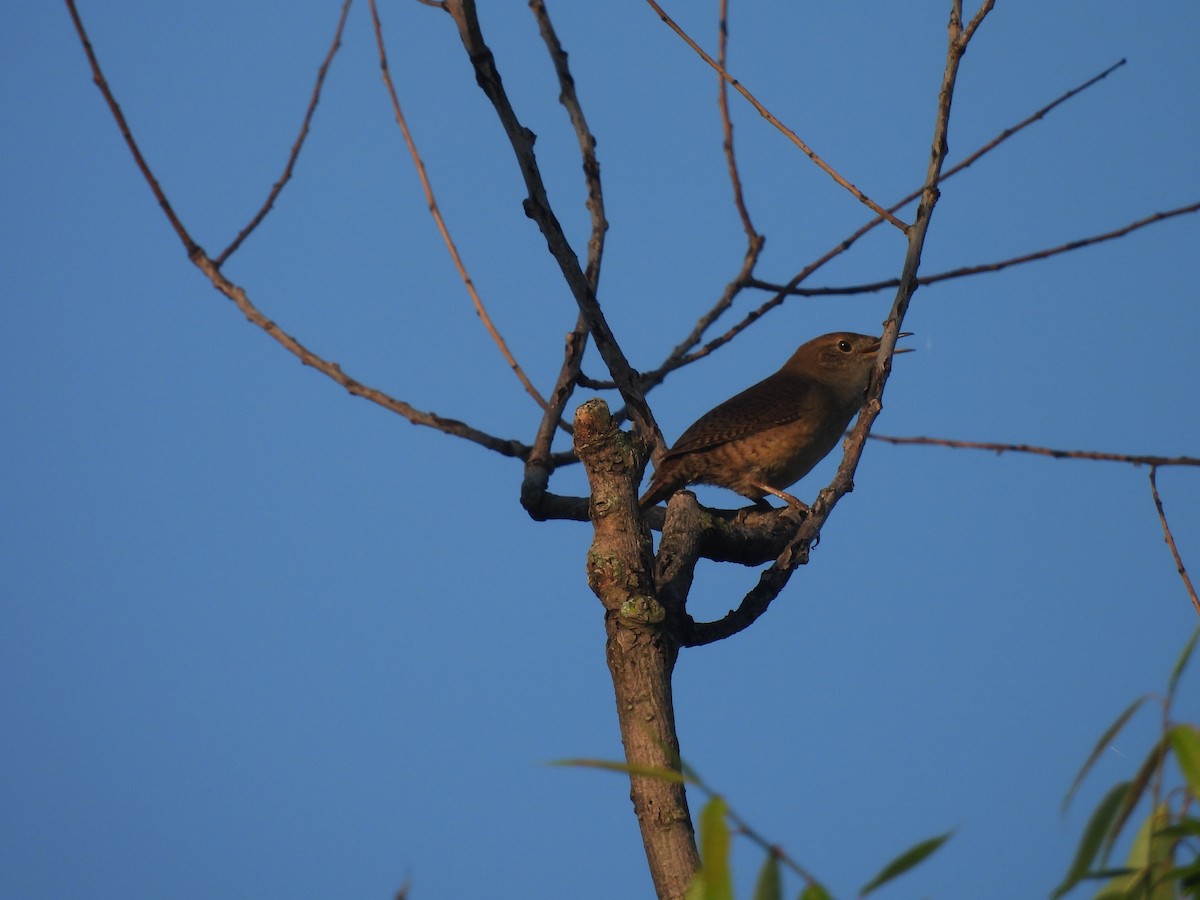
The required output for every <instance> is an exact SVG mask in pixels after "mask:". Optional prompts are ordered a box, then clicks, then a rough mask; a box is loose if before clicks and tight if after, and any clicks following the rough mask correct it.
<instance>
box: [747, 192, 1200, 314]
mask: <svg viewBox="0 0 1200 900" xmlns="http://www.w3.org/2000/svg"><path fill="white" fill-rule="evenodd" d="M1198 211H1200V202H1197V203H1189V204H1188V205H1187V206H1179V207H1176V208H1175V209H1168V210H1166V211H1165V212H1157V213H1153V214H1152V215H1149V216H1146V217H1144V218H1141V219H1138V220H1137V221H1136V222H1130V223H1129V224H1128V225H1123V226H1121V227H1120V228H1116V229H1114V230H1112V231H1105V232H1103V233H1102V234H1094V235H1091V236H1090V237H1085V238H1077V239H1076V240H1073V241H1069V242H1067V243H1065V244H1059V245H1058V246H1057V247H1047V248H1046V249H1044V250H1038V251H1035V252H1033V253H1025V254H1023V255H1021V256H1014V257H1011V258H1009V259H1003V260H1000V261H999V262H992V263H980V264H979V265H976V266H963V267H962V268H958V269H950V270H948V271H946V272H938V273H936V274H934V275H926V276H924V277H922V278H920V279H918V284H922V285H928V284H937V283H938V282H939V281H948V280H950V279H951V278H965V277H967V276H968V275H980V274H983V273H985V272H999V271H1001V270H1002V269H1007V268H1009V267H1010V266H1019V265H1024V264H1025V263H1030V262H1038V261H1041V260H1043V259H1049V258H1050V257H1052V256H1058V255H1059V254H1062V253H1069V252H1070V251H1072V250H1079V249H1080V248H1082V247H1090V246H1092V245H1094V244H1102V243H1104V242H1105V241H1112V240H1116V239H1117V238H1121V237H1124V236H1125V235H1127V234H1129V233H1131V232H1134V231H1137V230H1138V229H1141V228H1145V227H1146V226H1147V225H1154V224H1155V223H1157V222H1162V221H1165V220H1167V219H1173V218H1175V217H1176V216H1182V215H1187V214H1188V213H1194V212H1198ZM897 283H898V282H897V280H896V279H895V278H890V279H887V280H884V281H873V282H870V283H869V284H850V285H844V286H841V287H815V288H799V287H789V286H788V285H778V284H771V283H769V282H766V281H758V280H754V281H751V282H750V283H749V284H748V285H747V286H748V287H755V288H762V289H764V290H770V291H775V292H776V293H777V294H786V295H789V296H796V297H830V296H839V297H844V296H852V295H855V294H869V293H874V292H876V291H885V290H888V289H889V288H894V287H895V286H896V285H897Z"/></svg>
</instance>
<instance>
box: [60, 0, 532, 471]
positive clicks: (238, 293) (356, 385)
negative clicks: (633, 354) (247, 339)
mask: <svg viewBox="0 0 1200 900" xmlns="http://www.w3.org/2000/svg"><path fill="white" fill-rule="evenodd" d="M66 3H67V8H68V9H69V10H70V13H71V18H72V19H73V20H74V22H75V28H76V31H77V32H78V33H79V40H80V42H81V43H82V44H83V48H84V51H85V52H86V53H87V57H88V60H89V62H90V63H91V67H92V77H93V80H94V81H95V82H96V86H97V87H98V88H99V89H100V92H101V93H102V94H103V95H104V99H105V101H106V102H107V103H108V108H109V110H110V111H111V112H112V115H113V118H114V119H115V120H116V123H117V127H118V128H120V130H121V134H122V135H123V136H124V138H125V143H126V144H127V145H128V147H129V150H130V153H132V155H133V158H134V161H135V162H136V163H137V166H138V168H139V169H140V170H141V172H142V176H143V177H144V178H145V179H146V183H147V184H148V185H149V186H150V190H151V191H152V192H153V193H154V196H155V198H156V199H157V200H158V204H159V206H160V207H162V210H163V213H164V214H165V215H166V217H167V219H168V221H169V222H170V223H171V226H172V227H173V228H174V229H175V233H176V234H178V235H179V238H180V240H181V241H182V242H183V245H184V247H186V248H187V251H188V258H189V259H190V260H191V261H192V263H193V264H194V265H195V266H196V267H197V268H198V269H199V270H200V271H201V272H203V273H204V274H205V275H206V276H207V277H208V279H209V281H211V282H212V285H213V287H215V288H216V289H217V290H218V291H220V292H221V293H222V294H224V295H225V296H226V297H228V298H229V299H230V300H232V301H233V302H234V304H235V305H236V306H237V308H238V309H239V310H241V311H242V314H243V315H245V316H246V318H247V319H248V320H249V321H250V322H251V323H252V324H254V325H257V326H258V327H259V328H261V329H262V330H263V331H265V332H266V333H267V334H268V335H270V336H271V337H272V338H273V339H274V340H275V341H277V342H278V343H279V344H280V345H282V346H283V347H284V348H285V349H286V350H288V352H290V353H292V354H293V355H295V356H296V357H297V358H298V359H299V360H300V361H301V362H302V363H304V364H305V365H306V366H311V367H312V368H314V369H316V370H317V371H318V372H321V373H322V374H324V375H326V376H328V377H329V378H331V379H333V380H334V381H336V382H337V383H338V384H340V385H341V386H342V387H344V388H345V389H346V390H347V391H349V392H350V393H351V394H353V395H355V396H356V397H363V398H364V399H367V400H370V401H371V402H372V403H376V404H378V405H379V406H382V407H383V408H384V409H387V410H390V411H392V412H394V413H397V414H399V415H401V416H404V418H406V419H408V420H409V421H410V422H412V423H413V424H414V425H424V426H426V427H428V428H434V429H436V430H438V431H441V432H444V433H445V434H449V435H453V436H455V437H460V438H463V439H464V440H468V441H471V442H472V443H476V444H479V445H480V446H482V447H486V448H487V449H489V450H494V451H495V452H497V453H500V454H501V455H503V456H512V457H516V458H518V459H524V458H525V457H526V456H527V455H528V453H529V447H528V446H527V445H525V444H522V443H521V442H520V441H515V440H507V439H504V438H498V437H495V436H493V435H490V434H487V433H485V432H482V431H480V430H478V429H476V428H472V427H471V426H470V425H467V424H466V423H464V422H460V421H458V420H457V419H448V418H445V417H443V416H439V415H437V414H436V413H431V412H426V411H423V410H419V409H416V408H415V407H413V406H410V405H409V404H407V403H405V402H404V401H403V400H397V399H396V398H395V397H392V396H390V395H388V394H385V393H384V392H383V391H380V390H378V389H376V388H372V387H369V386H368V385H365V384H363V383H362V382H360V381H357V380H356V379H354V378H351V377H350V376H349V375H347V374H346V373H345V372H343V371H342V368H341V366H339V365H338V364H337V363H335V362H330V361H329V360H326V359H324V358H322V357H320V356H318V355H317V354H315V353H313V352H312V351H311V350H309V349H308V348H307V347H305V346H304V345H303V344H301V343H300V342H299V341H298V340H296V339H295V338H294V337H292V336H291V335H290V334H288V333H287V332H286V331H284V330H283V329H282V328H280V327H279V326H278V325H276V324H275V323H274V322H272V321H271V320H270V319H268V318H267V317H266V316H264V315H263V314H262V312H261V311H260V310H259V309H258V307H256V306H255V305H254V304H253V303H251V302H250V298H249V296H247V294H246V292H245V290H243V289H242V288H241V287H239V286H238V285H236V284H234V283H233V282H232V281H230V280H229V279H228V278H226V277H225V276H224V275H223V274H222V273H221V270H220V268H219V267H218V265H217V263H216V261H215V260H213V259H211V258H209V257H208V255H207V254H205V252H204V250H203V249H201V247H200V246H199V245H198V244H197V243H196V242H195V241H193V240H192V238H191V235H190V234H189V233H188V231H187V229H186V228H184V226H183V223H182V222H181V221H180V220H179V218H178V217H177V216H176V215H175V212H174V210H173V209H172V208H171V204H170V202H169V201H168V200H167V196H166V194H165V193H164V192H163V190H162V187H161V186H160V185H159V183H158V179H157V178H155V177H154V173H153V172H152V171H151V170H150V166H149V165H148V164H147V163H146V160H145V158H144V157H143V156H142V153H141V150H139V149H138V145H137V141H135V140H134V137H133V134H132V132H131V131H130V130H129V126H128V124H127V123H126V121H125V117H124V115H123V114H122V113H121V107H120V105H119V104H118V103H117V101H116V98H115V97H114V96H113V93H112V91H111V89H110V88H109V85H108V82H107V81H106V80H105V78H104V75H103V73H102V72H101V70H100V63H99V61H98V60H97V58H96V55H95V53H94V52H93V51H92V45H91V42H90V41H89V40H88V36H87V31H86V30H85V29H84V27H83V22H82V20H81V19H80V17H79V14H78V12H77V11H76V9H75V3H74V0H66Z"/></svg>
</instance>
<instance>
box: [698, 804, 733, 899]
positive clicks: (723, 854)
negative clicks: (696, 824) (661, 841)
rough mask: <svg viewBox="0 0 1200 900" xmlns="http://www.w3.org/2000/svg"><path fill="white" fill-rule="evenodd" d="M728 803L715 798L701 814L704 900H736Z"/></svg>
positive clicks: (705, 805)
mask: <svg viewBox="0 0 1200 900" xmlns="http://www.w3.org/2000/svg"><path fill="white" fill-rule="evenodd" d="M725 811H726V806H725V801H724V799H722V798H721V797H720V796H719V795H717V796H714V797H713V798H712V799H711V800H709V801H708V802H707V803H706V804H704V809H702V810H701V811H700V858H701V860H702V861H703V868H702V869H701V870H700V874H701V875H703V877H704V895H703V896H704V900H733V877H732V876H731V875H730V872H729V844H730V839H729V824H728V823H727V822H726V821H725Z"/></svg>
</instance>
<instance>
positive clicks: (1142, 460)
mask: <svg viewBox="0 0 1200 900" xmlns="http://www.w3.org/2000/svg"><path fill="white" fill-rule="evenodd" d="M870 439H871V440H873V441H883V442H885V443H888V444H897V445H902V444H916V445H923V446H929V447H952V448H955V449H960V450H988V451H991V452H992V453H995V454H997V455H999V454H1001V453H1032V454H1034V455H1036V456H1049V457H1051V458H1053V459H1090V460H1098V461H1101V462H1118V463H1127V464H1129V465H1133V466H1200V458H1197V457H1194V456H1147V455H1137V454H1132V453H1102V452H1100V451H1098V450H1056V449H1054V448H1051V447H1035V446H1033V445H1031V444H1000V443H993V442H989V441H957V440H950V439H948V438H932V437H890V436H888V435H886V434H872V435H871V436H870Z"/></svg>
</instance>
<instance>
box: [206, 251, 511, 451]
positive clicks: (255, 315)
mask: <svg viewBox="0 0 1200 900" xmlns="http://www.w3.org/2000/svg"><path fill="white" fill-rule="evenodd" d="M192 262H193V263H195V265H196V267H197V268H199V269H200V271H201V272H203V273H204V274H205V275H207V276H208V278H209V280H210V281H211V282H212V283H213V287H215V288H216V289H217V290H218V291H220V292H221V293H222V294H224V295H225V296H226V297H228V298H229V299H230V300H232V301H233V302H234V304H236V306H237V308H238V309H240V310H241V311H242V313H243V314H244V315H245V316H246V318H247V319H248V320H250V322H251V323H252V324H254V325H257V326H258V327H259V328H261V329H262V330H263V331H265V332H266V333H267V334H269V335H270V336H271V337H272V338H274V339H275V340H276V341H278V342H279V344H281V345H282V346H283V347H284V349H286V350H287V351H288V352H290V353H292V354H294V355H295V356H296V357H297V358H299V360H300V362H302V363H304V364H305V365H306V366H311V367H312V368H314V369H316V370H317V371H318V372H320V373H321V374H323V375H327V376H328V377H329V378H332V379H333V380H334V381H336V382H337V383H338V384H340V385H341V386H342V387H344V388H345V389H346V390H347V391H348V392H349V393H351V394H353V395H354V396H356V397H362V398H364V399H366V400H370V401H371V402H372V403H375V404H378V405H379V406H382V407H383V408H384V409H386V410H390V411H391V412H394V413H398V414H399V415H401V416H403V417H404V418H406V419H408V421H410V422H412V423H413V424H414V425H424V426H426V427H428V428H433V429H435V430H437V431H441V432H443V433H445V434H449V435H452V436H454V437H460V438H463V439H465V440H468V441H471V442H472V443H474V444H479V446H481V447H485V448H487V449H488V450H494V451H496V452H497V453H499V454H501V455H502V456H512V457H516V458H517V459H524V458H525V457H526V456H527V455H528V454H529V446H528V445H527V444H522V443H521V442H520V441H515V440H508V439H504V438H498V437H495V436H493V435H490V434H487V433H486V432H483V431H480V430H479V429H477V428H472V427H471V426H470V425H467V424H466V423H465V422H460V421H459V420H457V419H448V418H445V417H444V416H439V415H438V414H437V413H432V412H425V411H424V410H420V409H416V408H415V407H413V406H410V405H409V404H407V403H405V402H404V401H403V400H398V399H396V398H395V397H392V396H391V395H389V394H386V393H384V392H383V391H381V390H379V389H377V388H373V387H370V386H368V385H365V384H363V383H362V382H361V381H358V380H356V379H354V378H351V377H350V376H349V375H347V374H346V373H345V372H343V371H342V367H341V366H339V365H338V364H337V363H335V362H331V361H329V360H327V359H324V358H323V357H320V356H318V355H317V354H315V353H313V352H312V351H311V350H309V349H308V348H307V347H305V346H304V345H303V344H301V343H300V342H299V341H298V340H296V339H295V338H294V337H292V336H291V335H290V334H288V333H287V332H286V331H284V330H283V329H282V328H280V327H279V326H278V325H276V324H275V323H274V322H272V321H271V320H270V319H268V318H267V317H266V316H264V315H263V314H262V313H261V312H260V311H259V309H258V308H257V307H256V306H255V305H254V304H253V303H251V302H250V298H249V297H248V296H247V295H246V292H245V291H244V290H243V289H242V288H240V287H239V286H238V285H236V284H234V283H233V282H232V281H230V280H229V279H227V278H226V277H225V276H224V275H222V274H221V271H220V269H218V268H217V266H216V263H214V262H213V261H212V260H211V259H209V258H208V257H207V256H205V255H204V253H203V251H200V250H199V248H197V252H196V254H195V255H194V256H193V257H192Z"/></svg>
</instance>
